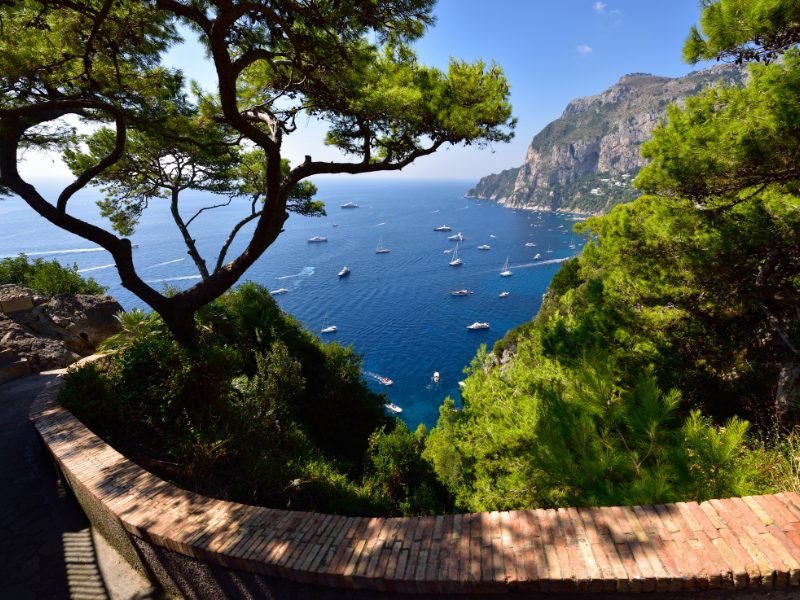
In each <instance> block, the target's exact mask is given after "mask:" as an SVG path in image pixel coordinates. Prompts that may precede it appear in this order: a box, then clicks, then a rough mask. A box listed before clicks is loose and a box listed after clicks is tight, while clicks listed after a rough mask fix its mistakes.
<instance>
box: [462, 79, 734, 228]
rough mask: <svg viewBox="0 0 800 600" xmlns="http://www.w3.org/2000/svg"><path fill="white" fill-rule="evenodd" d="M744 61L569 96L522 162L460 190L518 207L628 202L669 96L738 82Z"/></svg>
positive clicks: (592, 209) (580, 207) (598, 208)
mask: <svg viewBox="0 0 800 600" xmlns="http://www.w3.org/2000/svg"><path fill="white" fill-rule="evenodd" d="M745 77H746V72H745V70H744V68H743V67H741V66H737V65H730V64H719V65H714V66H712V67H710V68H708V69H704V70H702V71H693V72H691V73H689V74H688V75H685V76H683V77H674V78H673V77H664V76H658V75H652V74H649V73H628V74H626V75H623V76H622V77H621V78H620V79H619V80H618V81H617V82H616V83H615V84H613V85H612V86H611V87H609V88H608V89H606V90H604V91H603V92H601V93H599V94H595V95H592V96H585V97H582V98H576V99H574V100H571V101H570V102H569V103H568V104H567V106H566V107H565V108H564V111H563V112H562V114H561V116H560V117H559V118H558V119H556V120H554V121H551V122H550V123H549V124H548V125H546V126H545V127H544V128H543V129H542V130H541V131H539V132H538V133H537V134H536V135H535V136H534V137H533V140H532V141H531V143H530V145H529V146H528V151H527V153H526V156H525V161H524V162H523V164H522V165H521V166H520V167H512V168H510V169H506V170H504V171H501V172H500V173H493V174H490V175H487V176H485V177H483V178H481V180H480V181H479V182H478V183H477V185H475V187H473V188H471V189H470V190H469V191H467V193H466V194H465V197H467V198H474V199H479V200H490V201H494V202H497V203H498V204H500V205H503V206H507V207H509V208H515V209H527V210H549V211H565V212H576V213H586V214H600V213H603V212H607V211H608V210H610V209H611V208H613V206H615V205H617V204H620V203H623V202H628V201H630V200H633V199H634V198H635V197H636V196H637V195H638V192H637V191H636V190H634V189H633V187H632V185H631V182H632V181H633V178H634V177H635V175H636V173H638V171H639V169H641V168H642V167H643V166H644V165H645V164H646V161H645V160H644V159H643V158H642V156H641V154H640V148H641V145H642V143H644V142H645V141H646V140H647V139H649V137H650V133H651V132H652V130H653V128H655V126H656V125H657V124H658V123H659V122H660V121H661V119H662V117H663V115H664V112H665V110H666V107H667V105H668V104H669V103H670V102H676V101H677V102H682V101H683V100H684V99H685V98H686V97H687V96H690V95H694V94H696V93H698V92H700V91H702V90H703V89H704V88H706V87H708V86H709V85H713V84H716V83H719V82H721V83H722V84H724V85H742V84H743V83H744V80H745Z"/></svg>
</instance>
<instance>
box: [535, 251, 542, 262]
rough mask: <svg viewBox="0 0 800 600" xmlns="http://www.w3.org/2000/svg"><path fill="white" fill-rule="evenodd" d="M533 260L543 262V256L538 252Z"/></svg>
mask: <svg viewBox="0 0 800 600" xmlns="http://www.w3.org/2000/svg"><path fill="white" fill-rule="evenodd" d="M533 260H542V255H541V254H539V253H538V252H537V253H536V254H534V255H533Z"/></svg>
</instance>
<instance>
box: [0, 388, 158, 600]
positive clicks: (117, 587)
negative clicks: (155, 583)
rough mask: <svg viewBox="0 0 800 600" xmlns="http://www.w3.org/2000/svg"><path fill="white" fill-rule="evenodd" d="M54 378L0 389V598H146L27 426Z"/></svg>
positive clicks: (147, 588)
mask: <svg viewBox="0 0 800 600" xmlns="http://www.w3.org/2000/svg"><path fill="white" fill-rule="evenodd" d="M54 378H55V375H53V374H44V375H33V376H30V377H25V378H24V379H18V380H16V381H13V382H10V383H7V384H5V385H2V386H0V482H2V483H1V485H2V490H0V598H4V599H5V598H8V599H9V600H10V599H13V600H26V599H28V598H30V599H40V598H53V599H62V598H75V599H81V598H120V599H123V598H124V599H127V598H139V599H143V598H151V597H155V596H153V593H152V589H151V588H150V586H149V585H148V584H147V582H146V581H145V580H144V579H143V578H142V577H140V576H139V575H138V574H137V573H136V572H135V571H133V569H132V568H131V567H130V566H129V565H128V564H127V563H123V562H121V559H120V558H119V557H118V556H117V555H116V553H115V552H113V551H111V550H110V549H109V548H108V546H107V545H106V544H105V542H104V540H103V539H102V538H100V537H99V536H96V535H93V533H92V531H91V529H90V527H89V522H88V521H87V519H86V516H85V515H84V514H83V512H82V511H81V508H80V506H79V505H78V503H77V502H76V501H75V499H74V498H73V496H72V494H71V493H70V491H69V490H68V489H66V488H65V487H64V485H63V483H62V482H61V480H60V478H59V477H58V475H57V474H56V471H55V469H54V468H53V466H52V463H51V461H50V458H49V456H48V455H47V453H46V451H45V449H44V445H43V444H42V442H41V440H40V439H39V437H38V436H37V435H36V431H35V430H34V428H33V426H32V425H31V423H30V422H29V421H28V411H29V409H30V405H31V401H32V400H33V398H35V397H36V395H37V394H38V393H39V392H40V391H41V390H42V389H44V388H45V386H47V385H48V384H49V383H50V382H52V381H53V379H54Z"/></svg>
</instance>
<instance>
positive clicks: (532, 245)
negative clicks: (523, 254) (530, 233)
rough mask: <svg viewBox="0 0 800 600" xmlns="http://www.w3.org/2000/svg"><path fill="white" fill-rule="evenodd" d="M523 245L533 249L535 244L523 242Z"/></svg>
mask: <svg viewBox="0 0 800 600" xmlns="http://www.w3.org/2000/svg"><path fill="white" fill-rule="evenodd" d="M525 245H526V246H527V247H528V248H534V247H535V246H536V244H534V243H533V242H525Z"/></svg>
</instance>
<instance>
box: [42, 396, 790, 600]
mask: <svg viewBox="0 0 800 600" xmlns="http://www.w3.org/2000/svg"><path fill="white" fill-rule="evenodd" d="M54 395H55V391H53V390H52V389H50V390H46V391H45V392H43V393H42V394H41V395H40V397H39V398H38V400H37V402H36V403H35V406H34V413H33V414H32V419H33V420H34V423H35V425H36V428H37V429H38V431H39V434H40V435H41V437H42V439H43V440H44V441H45V443H46V444H47V445H48V446H49V448H50V451H51V452H52V454H53V456H54V457H55V458H56V460H57V461H58V462H59V463H60V464H61V466H62V469H63V470H64V472H65V473H66V474H67V477H69V478H70V481H71V483H72V485H73V486H80V487H81V488H82V489H83V490H84V491H85V492H86V493H87V494H88V495H90V496H92V497H94V498H96V499H97V501H98V502H99V503H101V504H103V505H105V507H106V510H107V511H110V512H111V513H112V514H113V515H115V516H116V518H117V519H119V521H120V523H121V524H122V525H123V527H124V528H125V529H126V530H127V531H128V532H130V533H131V534H133V535H136V536H139V537H141V538H142V539H144V540H147V541H149V542H151V543H154V544H157V545H162V546H165V547H167V548H169V549H171V550H173V551H175V552H179V553H181V554H184V555H186V556H191V557H195V558H199V559H201V560H209V561H214V562H218V563H220V564H222V565H225V566H227V567H230V568H234V569H239V570H242V571H248V572H253V573H259V574H263V575H267V576H275V577H281V578H285V579H288V580H293V581H297V582H300V583H303V584H315V585H333V586H337V587H339V588H342V589H348V590H357V589H363V590H372V591H373V592H376V593H377V592H386V593H387V594H389V595H391V594H392V593H394V592H404V593H423V594H436V593H478V594H481V593H489V592H512V593H513V592H516V593H528V592H530V593H550V592H560V593H569V594H577V593H601V592H616V593H625V592H636V593H638V592H650V593H661V594H666V595H665V596H659V597H673V596H671V595H670V594H675V593H684V592H690V591H700V592H702V591H703V590H710V592H709V593H711V594H712V595H711V596H707V597H720V598H722V597H731V596H733V595H734V594H737V593H738V592H740V591H745V592H747V591H748V590H751V591H754V592H756V597H770V596H769V594H773V597H783V596H775V595H774V594H782V593H784V592H781V591H780V590H781V589H782V588H785V589H786V592H785V593H787V594H790V595H787V596H785V597H787V598H788V597H792V596H794V595H797V596H798V597H800V588H797V587H796V586H800V495H798V494H795V493H783V494H775V495H771V496H754V497H745V498H732V499H723V500H712V501H709V502H703V503H700V504H698V503H696V502H678V503H675V504H665V505H657V506H636V507H600V508H589V509H583V508H581V509H574V508H570V509H558V510H554V509H547V510H542V509H537V510H529V511H503V512H492V513H480V514H467V515H446V516H440V517H425V518H402V519H401V518H369V519H368V518H361V519H358V518H344V517H335V516H330V515H320V514H317V513H304V512H290V511H283V510H276V509H265V508H257V507H251V506H245V505H242V504H237V503H233V502H224V501H221V500H214V499H210V498H205V497H203V496H200V495H197V494H194V493H192V492H188V491H185V490H181V489H179V488H177V487H175V486H172V485H170V484H168V483H166V482H164V481H162V480H160V479H158V478H157V477H155V476H154V475H152V474H150V473H148V472H146V471H144V470H143V469H141V468H139V467H138V466H136V465H134V464H133V463H131V462H130V461H128V460H127V459H125V458H124V457H123V456H122V455H120V454H119V453H117V452H116V451H114V450H113V449H111V448H109V447H108V446H107V445H105V444H104V443H103V442H102V441H100V440H99V439H98V438H97V437H96V436H94V435H93V434H92V433H91V432H90V431H89V430H88V429H87V428H86V427H84V426H83V424H82V423H80V421H78V420H77V419H75V418H74V417H73V416H72V415H71V414H70V413H69V412H68V411H66V410H64V409H62V408H61V407H60V406H58V405H57V404H56V403H55V402H54V401H53V397H54ZM790 588H795V589H793V590H792V589H790ZM714 590H722V591H720V592H717V594H718V595H716V596H715V595H714ZM767 592H769V594H767ZM621 595H624V594H621ZM375 597H378V596H375ZM674 597H682V595H678V596H674ZM698 597H699V596H698Z"/></svg>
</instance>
